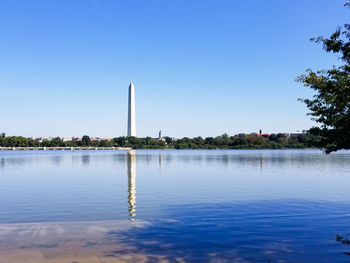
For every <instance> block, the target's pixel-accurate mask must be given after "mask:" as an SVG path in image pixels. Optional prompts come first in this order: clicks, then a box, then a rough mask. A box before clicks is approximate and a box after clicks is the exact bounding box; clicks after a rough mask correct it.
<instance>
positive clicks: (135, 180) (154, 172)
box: [0, 150, 350, 263]
mask: <svg viewBox="0 0 350 263" xmlns="http://www.w3.org/2000/svg"><path fill="white" fill-rule="evenodd" d="M337 235H338V237H337ZM348 242H349V243H350V152H339V153H335V154H331V155H328V156H326V155H324V154H323V153H322V152H320V151H315V150H259V151H255V150H233V151H229V150H228V151H223V150H218V151H216V150H208V151H206V150H191V151H170V150H169V151H158V150H140V151H133V152H126V151H76V152H71V151H35V152H29V151H23V152H0V262H6V263H9V262H16V263H18V262H106V263H109V262H160V261H163V262H350V244H347V243H348ZM31 258H32V259H31ZM28 260H29V261H28ZM30 260H32V261H30ZM50 260H51V261H50ZM94 260H96V261H94Z"/></svg>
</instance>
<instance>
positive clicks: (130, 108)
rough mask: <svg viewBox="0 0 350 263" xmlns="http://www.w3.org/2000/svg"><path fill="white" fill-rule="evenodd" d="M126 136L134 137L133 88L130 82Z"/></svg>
mask: <svg viewBox="0 0 350 263" xmlns="http://www.w3.org/2000/svg"><path fill="white" fill-rule="evenodd" d="M128 102H129V103H128V104H129V105H128V133H127V134H128V136H136V120H135V88H134V84H133V83H132V81H131V82H130V85H129V101H128Z"/></svg>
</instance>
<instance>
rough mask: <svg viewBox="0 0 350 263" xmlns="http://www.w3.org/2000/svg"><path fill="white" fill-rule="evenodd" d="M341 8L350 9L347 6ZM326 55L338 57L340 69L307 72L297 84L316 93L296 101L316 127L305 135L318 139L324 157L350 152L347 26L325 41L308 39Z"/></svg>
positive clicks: (349, 41) (349, 31)
mask: <svg viewBox="0 0 350 263" xmlns="http://www.w3.org/2000/svg"><path fill="white" fill-rule="evenodd" d="M345 6H348V7H350V2H346V3H345ZM311 40H312V41H314V42H316V43H321V44H322V45H323V48H324V49H325V50H326V52H333V53H336V54H338V55H339V58H340V60H341V61H343V62H344V65H342V66H340V67H335V66H333V68H331V69H328V70H320V71H317V72H314V71H312V70H310V69H308V70H307V71H306V74H304V75H301V76H299V77H298V78H297V81H299V82H301V83H303V84H304V86H306V87H310V88H311V89H313V90H315V91H316V94H315V95H314V96H313V98H312V99H299V100H300V101H302V102H304V103H305V104H306V106H307V107H308V108H309V110H310V111H311V112H310V113H308V115H311V116H312V119H313V120H315V121H316V122H317V123H319V124H320V127H313V128H311V129H310V130H309V132H310V133H311V134H313V135H318V136H320V141H319V146H320V147H322V148H324V149H325V152H326V153H327V154H329V153H331V152H334V151H337V150H340V149H350V24H345V25H344V27H340V28H338V29H337V30H336V31H335V32H334V33H333V34H332V35H331V36H330V37H329V38H324V37H318V38H313V39H311Z"/></svg>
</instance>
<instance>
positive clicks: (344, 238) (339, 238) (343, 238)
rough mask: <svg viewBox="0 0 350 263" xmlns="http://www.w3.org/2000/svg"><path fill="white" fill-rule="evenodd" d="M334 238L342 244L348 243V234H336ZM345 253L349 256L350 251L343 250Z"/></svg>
mask: <svg viewBox="0 0 350 263" xmlns="http://www.w3.org/2000/svg"><path fill="white" fill-rule="evenodd" d="M335 240H336V241H337V242H339V243H342V244H343V245H350V234H346V235H345V236H340V235H338V234H337V235H336V236H335ZM344 254H345V255H348V256H350V252H344Z"/></svg>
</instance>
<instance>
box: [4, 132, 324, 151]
mask: <svg viewBox="0 0 350 263" xmlns="http://www.w3.org/2000/svg"><path fill="white" fill-rule="evenodd" d="M83 138H84V139H83ZM83 138H82V140H81V141H75V140H72V141H66V142H64V141H63V140H62V139H61V138H59V137H55V138H53V139H51V140H46V141H43V142H39V141H38V140H34V139H27V138H24V137H21V136H8V137H6V136H5V137H1V136H0V146H2V147H44V146H45V147H78V146H84V147H86V146H89V147H113V146H114V147H131V148H134V149H285V148H305V147H309V148H312V147H317V146H318V145H319V141H320V137H319V136H316V135H314V134H310V133H306V134H300V135H298V136H297V137H294V138H287V137H286V136H285V135H284V134H277V135H276V134H271V135H270V137H269V138H264V137H263V136H258V135H257V134H249V135H245V136H240V137H238V136H230V137H229V136H228V135H227V134H224V135H221V136H217V137H215V138H213V137H207V138H205V139H204V138H202V137H195V138H188V137H184V138H182V139H178V140H176V139H171V138H170V137H168V139H166V138H165V141H163V140H158V139H154V138H151V137H146V138H137V137H124V136H121V137H116V138H113V139H112V140H91V139H90V137H89V136H87V135H86V137H83Z"/></svg>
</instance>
